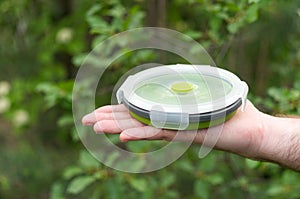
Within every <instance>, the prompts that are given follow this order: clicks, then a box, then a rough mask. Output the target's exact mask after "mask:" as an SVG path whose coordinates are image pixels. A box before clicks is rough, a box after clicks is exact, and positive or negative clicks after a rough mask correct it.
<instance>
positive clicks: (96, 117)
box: [82, 111, 131, 125]
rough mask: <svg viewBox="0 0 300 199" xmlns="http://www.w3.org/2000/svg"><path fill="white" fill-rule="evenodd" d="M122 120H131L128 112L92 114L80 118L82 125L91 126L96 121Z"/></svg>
mask: <svg viewBox="0 0 300 199" xmlns="http://www.w3.org/2000/svg"><path fill="white" fill-rule="evenodd" d="M123 119H131V116H130V114H129V112H125V111H124V112H111V113H99V112H98V113H97V112H92V113H89V114H87V115H85V116H84V117H83V118H82V124H84V125H93V124H95V123H96V122H97V121H101V120H123Z"/></svg>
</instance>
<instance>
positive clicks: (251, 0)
mask: <svg viewBox="0 0 300 199" xmlns="http://www.w3.org/2000/svg"><path fill="white" fill-rule="evenodd" d="M258 2H260V0H248V3H258Z"/></svg>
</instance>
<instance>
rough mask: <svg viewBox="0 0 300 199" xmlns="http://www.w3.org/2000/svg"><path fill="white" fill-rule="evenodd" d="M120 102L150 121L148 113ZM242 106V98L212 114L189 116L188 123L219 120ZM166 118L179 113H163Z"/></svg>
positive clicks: (127, 103) (125, 102) (124, 100)
mask: <svg viewBox="0 0 300 199" xmlns="http://www.w3.org/2000/svg"><path fill="white" fill-rule="evenodd" d="M122 102H123V103H124V105H125V106H126V107H127V108H128V109H129V111H130V112H133V113H134V114H136V115H138V116H140V117H143V118H147V119H150V111H148V110H145V109H142V108H140V107H137V106H135V105H133V104H131V103H130V102H128V101H127V100H126V99H125V98H123V100H122ZM241 105H242V98H239V99H238V100H237V101H236V102H234V103H233V104H231V105H229V106H227V107H225V108H222V109H218V110H215V111H212V112H205V113H198V114H189V121H190V123H195V122H208V121H211V120H217V119H220V118H224V117H226V116H227V115H229V114H230V113H232V112H234V111H236V110H237V109H238V108H239V107H240V106H241ZM164 114H166V116H167V117H168V118H174V117H178V116H179V117H180V115H181V113H164Z"/></svg>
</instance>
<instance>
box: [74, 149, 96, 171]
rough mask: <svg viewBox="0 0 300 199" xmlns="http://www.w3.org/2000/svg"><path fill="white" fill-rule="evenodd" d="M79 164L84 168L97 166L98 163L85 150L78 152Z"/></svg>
mask: <svg viewBox="0 0 300 199" xmlns="http://www.w3.org/2000/svg"><path fill="white" fill-rule="evenodd" d="M79 162H80V164H81V165H82V166H83V167H86V168H93V167H98V166H99V162H98V161H97V160H96V159H95V158H94V157H93V156H92V155H91V154H90V153H89V152H88V151H86V150H83V151H81V152H80V156H79Z"/></svg>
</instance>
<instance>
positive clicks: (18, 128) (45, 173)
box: [0, 0, 300, 199]
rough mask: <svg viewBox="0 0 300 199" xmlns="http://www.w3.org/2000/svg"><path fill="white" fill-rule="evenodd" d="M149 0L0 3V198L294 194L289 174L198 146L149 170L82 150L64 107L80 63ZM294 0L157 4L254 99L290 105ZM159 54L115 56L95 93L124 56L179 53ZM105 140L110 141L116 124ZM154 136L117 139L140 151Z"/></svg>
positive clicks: (120, 67)
mask: <svg viewBox="0 0 300 199" xmlns="http://www.w3.org/2000/svg"><path fill="white" fill-rule="evenodd" d="M149 2H151V3H156V4H158V1H149ZM149 2H147V1H144V0H132V1H125V0H105V1H96V0H94V1H93V0H81V1H79V0H66V1H58V0H55V1H43V0H41V1H36V0H3V1H1V2H0V14H1V16H3V17H1V18H0V26H1V30H0V32H1V37H0V42H1V45H0V69H1V71H2V73H0V78H1V80H3V81H2V83H1V84H0V91H2V90H3V88H4V92H0V102H1V103H2V104H4V105H2V104H1V103H0V104H1V106H2V107H4V108H1V106H0V111H1V114H3V116H4V117H1V121H0V122H2V123H0V126H3V127H1V129H0V136H1V137H3V143H2V142H1V143H2V146H1V147H0V150H1V153H0V161H1V164H0V198H20V196H22V197H21V198H51V199H63V198H145V199H146V198H166V199H168V198H191V199H192V198H204V199H206V198H219V197H223V198H299V194H298V192H297V190H299V189H300V175H299V174H298V173H295V172H293V171H290V170H287V169H284V168H281V167H279V166H277V165H274V164H271V163H263V162H257V161H253V160H248V159H245V158H241V157H238V156H235V155H232V154H227V153H224V152H219V151H214V152H212V153H211V154H210V155H209V156H207V157H206V158H204V159H199V158H198V157H197V154H198V150H199V146H192V147H191V148H190V149H189V150H188V151H187V152H186V153H185V154H184V155H183V157H181V158H180V159H179V160H178V161H176V162H175V163H173V164H171V165H170V166H168V167H167V168H164V169H162V170H160V171H156V172H151V173H147V174H127V173H122V172H119V171H116V170H113V169H110V168H108V167H106V166H104V165H102V164H100V163H99V162H98V161H96V160H95V159H94V158H93V157H92V156H91V155H90V154H89V153H88V152H87V151H86V150H85V149H83V147H82V146H81V143H80V142H78V135H77V132H76V129H75V127H74V122H73V116H72V89H73V84H74V78H75V75H76V72H77V70H78V67H79V66H80V65H81V63H82V61H83V59H84V58H85V57H86V55H87V54H88V52H89V51H90V50H91V49H92V48H93V47H95V46H96V45H97V44H99V43H100V42H102V41H104V40H105V39H107V38H109V37H110V36H113V35H115V34H117V33H119V32H122V31H125V30H128V29H132V28H137V27H143V26H147V21H149V16H153V15H151V12H154V14H155V12H156V11H155V10H153V9H151V5H150V3H149ZM299 9H300V4H299V2H298V1H284V0H279V1H276V2H275V1H271V0H239V1H238V0H228V1H225V0H219V1H211V0H174V1H166V7H165V8H164V10H165V11H164V12H165V13H163V14H164V15H165V16H166V17H165V21H164V24H166V27H168V28H171V29H174V30H177V31H180V32H182V33H185V34H187V35H189V36H190V37H192V38H193V39H195V40H197V41H198V42H200V43H201V44H202V45H203V46H204V47H205V48H206V49H207V50H208V52H209V53H210V54H211V55H212V56H213V58H214V60H215V62H216V64H217V65H218V66H221V67H224V68H227V69H229V70H232V71H233V72H235V73H237V74H238V75H239V76H240V77H241V78H242V79H245V80H247V82H248V83H249V86H250V90H251V94H250V98H251V100H252V101H253V102H254V103H255V104H256V105H257V106H258V107H260V108H261V109H262V110H264V111H266V112H268V113H270V114H274V113H283V114H298V115H300V100H299V99H300V67H299V66H300V49H299V44H300V38H299V33H300V23H299V22H300V11H299ZM152 14H153V13H152ZM155 20H156V21H160V20H163V19H160V18H158V19H155ZM155 20H154V21H155ZM124 42H126V41H124ZM127 42H128V41H127ZM111 51H113V49H111V48H108V49H107V52H106V53H108V54H109V53H110V52H111ZM162 54H163V53H161V52H158V53H157V52H156V53H155V52H153V51H150V50H144V51H138V52H134V53H128V54H126V55H124V56H122V57H120V58H119V59H118V60H116V61H115V62H114V63H113V64H112V65H111V66H110V67H109V68H108V69H107V70H106V71H105V74H104V76H103V77H104V78H103V79H102V81H101V87H100V88H99V89H98V90H97V95H96V100H95V101H96V104H97V105H98V106H101V105H104V104H109V103H110V98H111V93H112V91H113V87H114V85H115V83H116V82H117V81H118V79H119V78H120V77H121V76H122V75H123V74H124V73H125V72H126V71H128V70H129V69H131V68H133V67H134V66H136V65H140V64H141V63H147V62H153V61H158V62H160V63H162V62H164V63H174V62H176V61H177V60H180V59H179V58H178V57H174V55H170V54H165V55H163V56H162ZM174 60H176V61H174ZM3 82H6V83H3ZM5 85H6V86H5ZM7 85H8V86H7ZM5 89H6V90H7V91H5ZM3 118H5V120H4V119H3ZM2 119H3V121H2ZM8 121H9V122H8ZM5 125H7V126H5ZM10 133H12V134H10ZM110 139H111V140H112V141H113V142H114V143H116V144H120V143H119V140H118V136H117V135H115V136H110ZM164 144H165V143H164V142H146V141H138V142H131V143H127V144H126V147H127V148H128V149H130V150H132V151H136V152H145V151H148V150H150V149H153V148H157V147H161V146H162V145H164ZM108 158H110V161H114V160H115V158H116V157H114V154H113V153H112V154H109V156H108Z"/></svg>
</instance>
